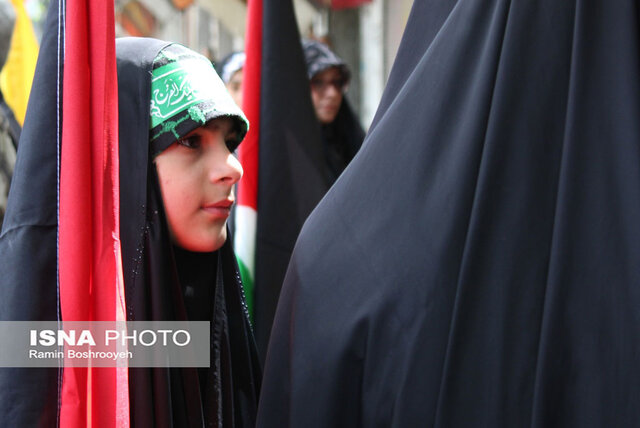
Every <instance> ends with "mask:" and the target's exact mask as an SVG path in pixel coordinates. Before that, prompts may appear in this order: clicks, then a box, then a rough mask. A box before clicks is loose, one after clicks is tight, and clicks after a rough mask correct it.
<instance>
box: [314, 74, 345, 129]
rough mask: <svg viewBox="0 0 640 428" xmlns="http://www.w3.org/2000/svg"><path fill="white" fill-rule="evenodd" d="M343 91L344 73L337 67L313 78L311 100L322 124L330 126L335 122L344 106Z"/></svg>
mask: <svg viewBox="0 0 640 428" xmlns="http://www.w3.org/2000/svg"><path fill="white" fill-rule="evenodd" d="M343 89H344V80H343V77H342V73H341V72H340V70H339V69H338V68H336V67H331V68H328V69H326V70H324V71H321V72H320V73H317V74H316V75H315V76H313V78H312V79H311V100H312V101H313V108H314V109H315V112H316V117H317V118H318V121H320V123H322V124H328V123H331V122H333V121H334V120H335V118H336V115H337V114H338V110H340V104H342V91H343Z"/></svg>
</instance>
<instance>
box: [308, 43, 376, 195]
mask: <svg viewBox="0 0 640 428" xmlns="http://www.w3.org/2000/svg"><path fill="white" fill-rule="evenodd" d="M302 49H303V51H304V56H305V60H306V63H307V75H308V76H309V80H310V83H311V101H312V103H313V109H314V111H315V114H316V119H318V122H319V123H320V126H321V136H322V142H323V150H324V156H325V174H326V176H327V179H328V180H329V184H330V185H332V184H333V183H334V182H335V181H336V180H337V179H338V177H339V176H340V174H342V171H344V169H345V168H346V167H347V165H349V162H351V160H352V159H353V157H354V156H355V155H356V153H357V152H358V149H360V146H361V145H362V140H364V131H363V130H362V127H361V126H360V123H359V122H358V119H357V118H356V115H355V114H354V113H353V110H351V106H350V105H349V103H348V101H347V100H346V98H345V97H344V92H345V91H346V89H347V86H348V85H349V80H350V79H351V72H350V71H349V68H347V64H346V63H345V62H344V61H343V60H342V59H340V58H339V57H338V56H337V55H336V54H335V53H333V52H332V51H331V50H330V49H329V48H328V47H327V46H326V45H324V44H322V43H320V42H317V41H314V40H303V41H302Z"/></svg>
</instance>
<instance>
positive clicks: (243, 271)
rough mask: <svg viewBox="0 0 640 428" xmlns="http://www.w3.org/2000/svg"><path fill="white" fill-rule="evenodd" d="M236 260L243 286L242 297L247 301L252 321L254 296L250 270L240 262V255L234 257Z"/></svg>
mask: <svg viewBox="0 0 640 428" xmlns="http://www.w3.org/2000/svg"><path fill="white" fill-rule="evenodd" d="M236 259H237V260H238V268H239V269H240V277H241V278H242V287H243V288H244V297H245V300H246V301H247V309H248V310H249V316H250V317H251V322H253V296H254V284H253V277H252V276H251V272H250V271H249V269H248V268H247V267H246V266H245V264H244V263H243V262H242V260H241V259H240V257H236Z"/></svg>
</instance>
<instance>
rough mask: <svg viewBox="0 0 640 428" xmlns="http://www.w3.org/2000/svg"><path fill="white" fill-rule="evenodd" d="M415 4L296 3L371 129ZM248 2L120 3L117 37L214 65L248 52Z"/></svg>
mask: <svg viewBox="0 0 640 428" xmlns="http://www.w3.org/2000/svg"><path fill="white" fill-rule="evenodd" d="M412 3H413V0H294V5H295V10H296V15H297V19H298V28H299V29H300V33H301V34H302V35H303V36H306V37H314V38H318V39H321V40H324V41H326V42H327V43H329V44H330V45H331V47H332V48H333V49H334V50H335V51H336V52H337V53H338V55H340V56H341V57H342V58H344V59H345V61H346V62H347V63H348V64H349V66H350V67H351V69H352V71H353V80H352V82H351V85H350V88H349V92H348V94H347V97H348V98H349V101H350V102H351V105H352V106H353V107H354V108H355V109H356V111H357V112H358V113H359V115H360V118H361V120H362V123H363V125H364V126H365V127H368V125H369V123H370V122H371V119H372V118H373V115H374V113H375V110H376V108H377V105H378V102H379V99H380V96H381V95H382V90H383V88H384V84H385V81H386V78H387V76H388V74H389V71H390V69H391V66H392V64H393V59H394V57H395V54H396V50H397V47H398V45H399V43H400V38H401V36H402V32H403V30H404V26H405V24H406V21H407V18H408V16H409V11H410V9H411V5H412ZM246 10H247V5H246V0H116V16H117V29H116V35H117V36H124V35H136V36H152V37H158V38H162V39H167V40H175V41H177V42H180V43H183V44H185V45H187V46H189V47H190V48H192V49H194V50H196V51H198V52H200V53H202V54H204V55H206V56H207V57H209V58H210V59H212V60H213V61H214V62H215V61H218V60H221V59H222V58H224V57H225V56H226V55H227V54H228V53H230V52H231V51H234V50H242V49H243V48H244V34H245V26H246V23H245V19H246Z"/></svg>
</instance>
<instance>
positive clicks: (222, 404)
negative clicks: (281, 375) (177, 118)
mask: <svg viewBox="0 0 640 428" xmlns="http://www.w3.org/2000/svg"><path fill="white" fill-rule="evenodd" d="M167 45H168V43H166V42H162V41H159V40H154V39H141V38H125V39H118V40H117V41H116V56H117V61H118V89H119V94H118V95H119V109H120V111H119V120H120V148H121V149H120V189H121V192H120V199H121V201H120V206H121V241H122V254H123V269H124V276H125V291H126V297H127V313H128V318H129V319H130V320H135V321H146V320H186V319H187V312H186V309H185V304H184V299H183V289H182V287H181V285H180V278H179V275H178V272H179V269H178V267H177V266H176V257H175V254H174V251H173V246H172V243H171V239H170V236H169V231H168V228H167V225H166V224H167V223H166V219H165V215H164V208H163V204H162V198H161V196H160V195H161V194H160V187H159V184H158V178H157V173H156V170H155V166H154V165H153V163H152V153H151V150H150V147H149V106H150V90H151V84H150V79H151V70H152V65H153V59H154V58H155V57H156V55H157V53H158V52H159V51H160V50H161V49H162V48H164V47H165V46H167ZM216 258H217V261H216ZM194 263H196V264H199V265H200V266H194V265H190V266H189V267H190V268H191V269H201V271H202V272H201V275H200V277H202V278H204V279H205V280H206V279H207V278H209V279H210V280H211V284H210V287H212V295H214V299H213V301H212V302H211V309H212V312H211V315H210V317H209V318H208V319H209V320H210V321H211V332H212V333H211V334H212V336H211V367H210V369H209V370H208V371H207V372H206V373H205V374H204V376H203V378H202V379H206V385H202V386H201V385H200V382H201V380H199V377H198V371H197V370H196V369H195V368H186V369H163V368H156V369H144V368H140V369H130V371H129V373H130V380H129V388H130V397H131V400H130V401H131V424H132V427H148V426H155V427H176V428H177V427H180V428H181V427H202V426H212V427H232V426H233V427H251V426H253V425H254V424H255V413H256V409H257V396H258V389H259V385H260V383H259V382H260V368H259V365H258V358H257V353H256V350H255V345H254V343H253V335H252V333H251V328H250V325H249V321H248V315H247V311H246V307H245V304H244V296H243V294H242V293H243V292H242V286H241V283H240V277H239V274H238V269H237V266H236V264H235V257H234V254H233V250H232V249H231V245H230V243H229V242H227V243H226V244H225V245H224V246H223V248H221V249H220V250H219V251H218V252H216V253H213V254H211V260H210V261H207V258H206V257H199V258H198V260H196V261H194ZM212 269H215V270H216V272H217V274H214V275H211V272H210V270H212ZM191 273H192V274H195V275H196V276H198V275H197V273H194V272H191ZM214 278H215V279H214ZM201 391H203V392H204V393H201Z"/></svg>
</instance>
